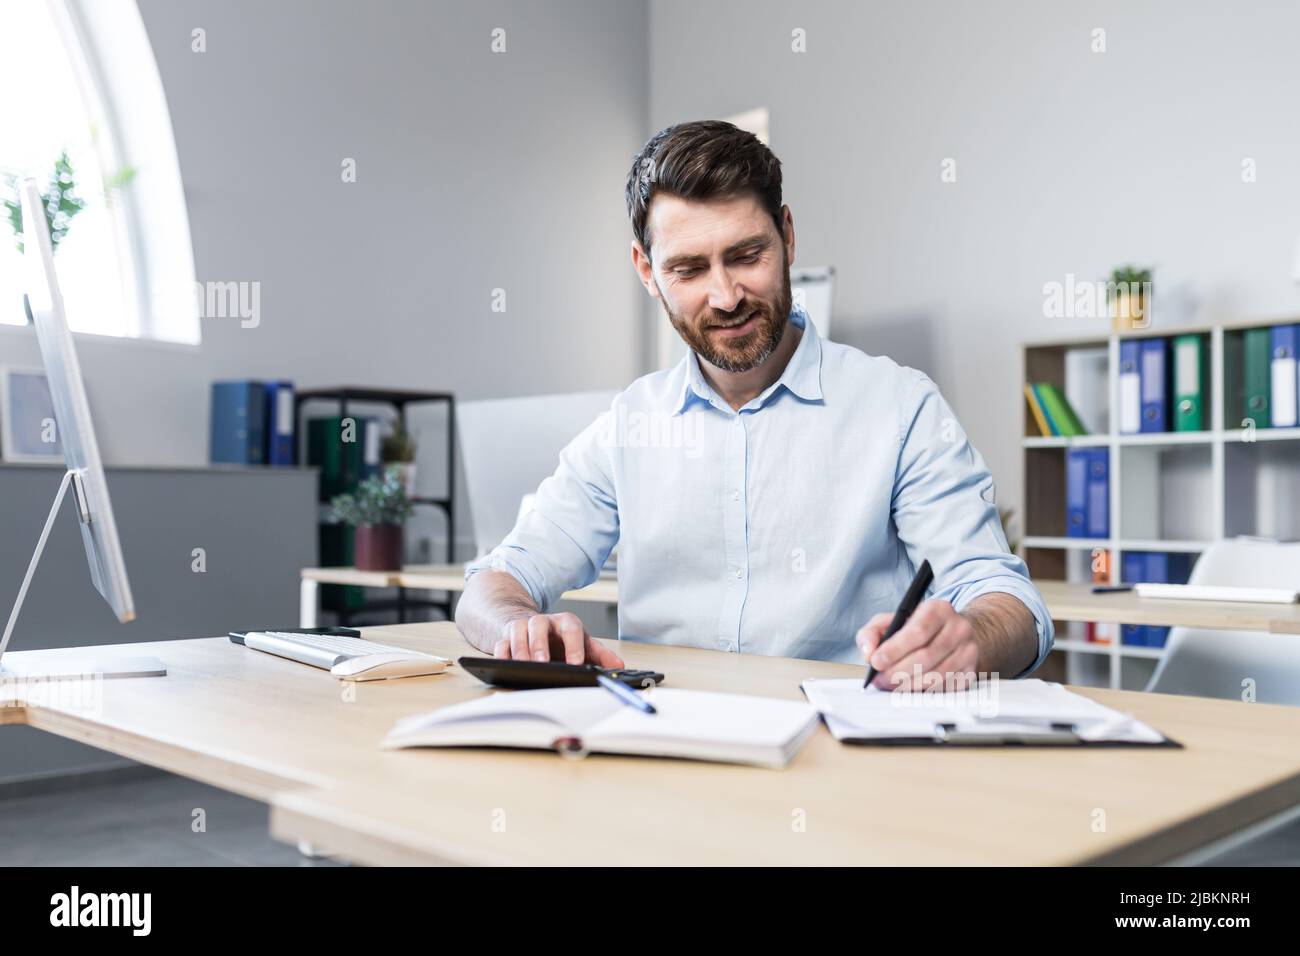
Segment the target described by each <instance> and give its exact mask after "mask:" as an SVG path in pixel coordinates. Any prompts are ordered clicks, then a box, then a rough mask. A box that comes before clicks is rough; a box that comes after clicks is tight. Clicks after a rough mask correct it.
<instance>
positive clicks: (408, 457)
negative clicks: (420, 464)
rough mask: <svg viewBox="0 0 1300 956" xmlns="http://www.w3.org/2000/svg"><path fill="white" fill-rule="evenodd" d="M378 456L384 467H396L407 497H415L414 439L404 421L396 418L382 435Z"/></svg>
mask: <svg viewBox="0 0 1300 956" xmlns="http://www.w3.org/2000/svg"><path fill="white" fill-rule="evenodd" d="M380 457H381V458H382V459H383V461H384V467H385V468H387V467H388V466H389V465H390V464H391V465H394V466H396V467H397V470H398V474H399V475H400V478H401V482H402V484H403V486H404V487H405V488H406V494H407V497H410V498H414V497H415V439H414V438H413V437H411V433H410V432H409V431H407V430H406V422H404V421H403V420H402V419H400V418H399V419H397V420H396V421H395V422H394V423H393V430H392V431H391V432H389V433H388V434H387V435H385V436H384V441H383V445H382V447H381V450H380Z"/></svg>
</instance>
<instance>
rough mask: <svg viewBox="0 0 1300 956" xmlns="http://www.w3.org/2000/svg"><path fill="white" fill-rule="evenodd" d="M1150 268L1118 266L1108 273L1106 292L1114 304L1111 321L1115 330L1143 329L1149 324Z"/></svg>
mask: <svg viewBox="0 0 1300 956" xmlns="http://www.w3.org/2000/svg"><path fill="white" fill-rule="evenodd" d="M1150 293H1151V270H1150V269H1149V268H1147V269H1139V268H1138V267H1137V266H1120V267H1119V268H1118V269H1116V270H1115V271H1114V272H1112V273H1111V274H1110V281H1109V282H1108V283H1107V284H1106V294H1107V296H1108V297H1109V299H1110V301H1111V302H1113V303H1114V305H1115V311H1114V313H1113V315H1114V320H1113V322H1112V323H1111V324H1112V327H1113V328H1114V330H1115V331H1116V332H1122V331H1124V330H1125V329H1145V328H1146V327H1147V326H1149V325H1150V324H1151V295H1150Z"/></svg>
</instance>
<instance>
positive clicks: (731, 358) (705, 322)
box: [632, 195, 794, 372]
mask: <svg viewBox="0 0 1300 956" xmlns="http://www.w3.org/2000/svg"><path fill="white" fill-rule="evenodd" d="M782 212H783V215H784V217H785V221H786V229H785V233H786V235H784V236H783V235H781V234H780V233H778V232H777V229H776V225H775V223H773V222H772V218H771V216H769V215H768V214H767V213H766V212H765V211H764V210H763V207H762V206H761V205H759V202H758V200H757V199H756V198H755V197H753V196H748V195H747V196H739V197H735V198H731V199H716V200H709V201H707V202H699V201H695V200H689V199H682V198H680V197H678V196H668V195H659V196H655V197H654V199H653V200H652V201H651V203H650V215H649V218H648V224H649V227H650V228H649V231H650V250H649V251H650V258H648V259H647V257H646V256H645V255H644V252H643V251H641V249H640V246H639V245H637V244H635V243H634V244H633V254H632V255H633V261H634V263H635V265H636V267H637V271H638V273H639V274H640V276H641V281H642V282H643V283H645V285H646V288H647V289H649V290H650V294H651V295H654V296H655V297H656V298H658V299H660V300H661V301H662V302H663V305H664V311H665V312H667V313H668V320H669V321H670V322H672V324H673V328H675V329H676V330H677V334H678V335H680V336H681V337H682V339H683V340H684V341H685V342H686V344H687V345H688V346H689V347H690V348H691V349H692V351H694V352H695V353H696V354H698V355H699V356H700V357H701V358H703V359H704V360H705V361H707V362H709V363H710V364H711V365H713V366H714V367H716V368H719V369H722V370H723V371H727V372H747V371H749V370H750V369H754V368H757V367H759V366H760V365H762V364H763V362H765V361H766V360H767V358H768V356H769V355H771V354H772V352H773V351H774V350H775V349H776V347H777V345H779V344H780V342H781V337H782V335H783V334H784V332H785V326H786V322H787V319H788V317H789V315H790V260H791V259H792V258H793V253H794V229H793V224H792V223H791V222H790V210H789V207H785V208H784V209H783V210H782ZM787 240H788V241H787Z"/></svg>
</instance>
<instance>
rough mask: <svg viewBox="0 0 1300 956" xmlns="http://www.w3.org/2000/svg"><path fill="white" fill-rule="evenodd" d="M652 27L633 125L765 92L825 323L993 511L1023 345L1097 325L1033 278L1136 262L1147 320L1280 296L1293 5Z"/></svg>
mask: <svg viewBox="0 0 1300 956" xmlns="http://www.w3.org/2000/svg"><path fill="white" fill-rule="evenodd" d="M650 27H651V28H650V52H651V61H650V62H651V68H650V120H651V126H652V127H653V128H654V129H659V128H661V127H663V126H666V125H668V124H670V123H673V122H679V121H682V120H686V119H695V118H699V117H704V116H725V115H729V114H732V113H736V112H738V111H740V110H744V109H748V108H751V107H756V106H767V107H768V108H769V109H770V110H771V145H772V148H773V150H774V151H775V152H776V154H777V155H778V156H779V157H780V158H781V160H782V162H783V164H784V171H785V177H786V189H787V192H786V196H787V201H788V202H789V203H790V205H791V208H792V210H793V212H794V220H795V227H796V234H797V239H798V259H799V260H800V261H802V262H803V263H805V264H809V265H822V264H826V263H831V264H833V265H835V266H836V267H837V270H838V275H837V280H838V283H837V288H836V300H837V301H836V309H835V318H834V330H835V337H836V338H837V339H840V340H841V341H845V342H848V343H850V344H853V345H856V346H858V347H859V348H862V349H864V350H866V351H868V352H876V353H885V354H889V355H892V356H894V357H895V358H897V359H898V360H900V361H902V362H904V363H906V364H909V365H914V366H916V367H919V368H922V369H924V370H926V371H927V372H929V373H930V374H931V375H932V376H933V377H934V378H935V379H936V381H937V382H938V383H939V385H940V386H941V388H942V389H943V390H944V392H945V393H946V395H947V396H948V398H949V400H950V401H951V402H952V404H953V406H954V408H955V409H956V411H957V414H958V415H959V417H960V418H961V420H962V422H963V424H964V425H965V427H966V429H967V430H968V432H969V433H970V434H971V436H972V439H973V441H974V442H975V444H976V446H977V447H978V448H979V449H980V450H981V452H982V453H983V454H984V456H985V458H987V459H988V461H989V463H990V466H991V467H992V469H993V472H994V475H995V477H996V478H997V479H998V483H999V495H1000V500H1001V503H1003V504H1004V505H1017V506H1018V502H1019V501H1020V485H1021V476H1020V474H1019V469H1020V464H1019V462H1020V458H1019V437H1018V436H1019V435H1020V427H1021V414H1022V404H1023V398H1022V397H1021V394H1020V385H1021V382H1020V365H1019V362H1020V358H1019V356H1020V352H1019V347H1020V344H1021V343H1022V342H1023V341H1025V340H1028V339H1031V338H1050V337H1058V336H1068V335H1073V334H1079V333H1084V332H1091V331H1095V330H1096V329H1098V328H1099V327H1104V323H1097V322H1095V321H1092V322H1090V321H1082V320H1061V319H1046V318H1044V317H1043V296H1042V288H1043V284H1044V283H1046V282H1050V281H1064V279H1065V276H1066V274H1067V273H1074V274H1075V275H1076V276H1077V277H1079V278H1080V279H1088V280H1095V279H1101V278H1104V277H1105V275H1106V274H1107V273H1108V272H1109V270H1110V269H1111V268H1113V267H1114V266H1116V265H1119V264H1121V263H1124V262H1126V261H1129V260H1133V261H1136V262H1138V263H1154V264H1156V265H1157V272H1156V277H1155V279H1156V296H1157V300H1158V302H1162V303H1164V311H1163V313H1162V315H1163V316H1165V317H1169V316H1172V315H1174V314H1175V313H1176V314H1177V315H1179V316H1181V317H1183V318H1184V320H1186V319H1195V320H1197V321H1217V320H1220V319H1228V318H1235V317H1247V316H1250V317H1254V316H1268V317H1275V316H1290V315H1296V314H1298V313H1300V287H1298V286H1296V285H1295V284H1294V283H1293V282H1292V280H1291V277H1290V273H1291V269H1292V266H1293V263H1294V258H1295V251H1296V242H1297V238H1300V135H1297V133H1298V131H1300V126H1297V120H1296V117H1297V116H1298V115H1300V55H1297V47H1296V38H1297V37H1300V4H1296V3H1271V4H1270V3H1252V4H1249V5H1241V4H1224V3H1221V2H1215V0H1177V2H1175V0H1165V2H1143V3H1078V4H1059V3H1043V2H1038V0H1017V2H1010V0H989V2H980V3H957V2H945V3H937V2H917V0H908V2H903V0H890V2H874V3H869V4H867V3H863V4H849V3H836V2H804V3H800V4H798V5H797V6H792V5H789V4H785V3H780V2H776V0H746V2H743V3H742V2H739V0H716V2H713V3H709V4H700V3H695V2H690V0H651V5H650ZM1094 27H1102V28H1104V29H1105V30H1106V40H1107V52H1105V53H1102V54H1095V53H1092V52H1090V42H1091V31H1092V29H1093V28H1094ZM795 28H802V29H804V30H805V31H806V36H807V52H806V53H803V54H795V53H792V52H791V47H790V45H791V31H792V30H793V29H795ZM945 157H953V158H955V159H956V160H957V182H955V183H951V184H944V183H942V182H941V181H940V164H941V162H942V161H943V159H944V158H945ZM1245 157H1252V158H1254V159H1255V160H1256V163H1257V169H1258V181H1257V182H1255V183H1253V184H1250V185H1246V184H1243V183H1242V181H1241V162H1242V159H1243V158H1245ZM864 413H869V412H866V411H864Z"/></svg>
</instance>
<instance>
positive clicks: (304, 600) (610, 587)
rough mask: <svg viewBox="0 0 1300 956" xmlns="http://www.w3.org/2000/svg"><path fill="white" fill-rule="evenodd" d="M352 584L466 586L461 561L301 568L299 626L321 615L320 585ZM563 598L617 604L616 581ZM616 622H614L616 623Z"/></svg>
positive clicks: (601, 582)
mask: <svg viewBox="0 0 1300 956" xmlns="http://www.w3.org/2000/svg"><path fill="white" fill-rule="evenodd" d="M322 584H353V585H357V586H359V587H365V588H395V587H404V588H415V589H417V590H423V591H463V590H465V567H464V565H460V564H408V565H407V566H406V567H404V568H402V570H400V571H358V570H357V569H356V568H303V569H302V581H301V590H300V592H299V599H298V608H299V610H298V626H299V627H315V626H316V625H317V622H318V621H319V619H320V617H319V615H320V585H322ZM561 598H562V599H563V600H565V601H588V602H591V603H594V604H605V605H610V606H613V605H616V604H618V581H617V580H616V579H614V578H600V579H598V580H596V581H593V582H592V583H591V584H590V585H588V586H587V587H585V588H578V589H577V590H574V591H566V592H565V593H564V594H563V595H561ZM615 626H617V623H616V624H615Z"/></svg>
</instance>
